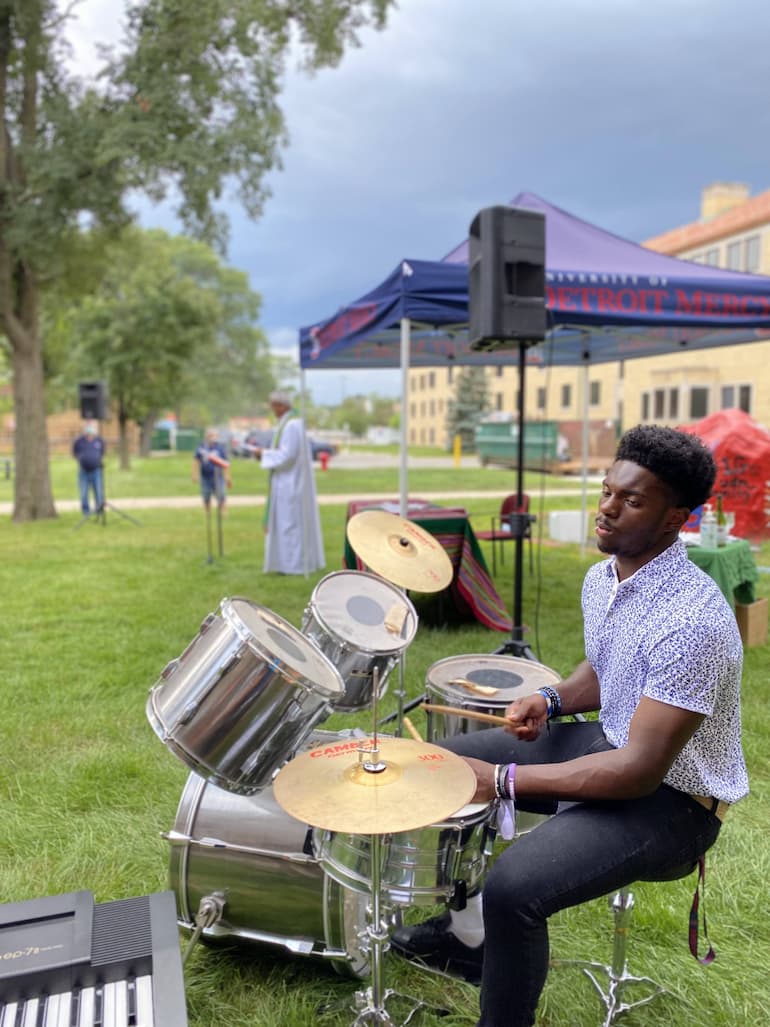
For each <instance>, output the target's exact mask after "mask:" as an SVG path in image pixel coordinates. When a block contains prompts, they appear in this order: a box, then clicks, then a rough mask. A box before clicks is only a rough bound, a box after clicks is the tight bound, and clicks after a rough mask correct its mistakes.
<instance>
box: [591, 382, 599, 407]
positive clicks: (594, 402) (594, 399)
mask: <svg viewBox="0 0 770 1027" xmlns="http://www.w3.org/2000/svg"><path fill="white" fill-rule="evenodd" d="M601 397H602V383H601V382H591V383H590V384H589V389H588V402H589V403H590V404H591V406H592V407H598V406H599V404H600V403H601V401H602V398H601Z"/></svg>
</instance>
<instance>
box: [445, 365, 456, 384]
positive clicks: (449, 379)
mask: <svg viewBox="0 0 770 1027" xmlns="http://www.w3.org/2000/svg"><path fill="white" fill-rule="evenodd" d="M454 369H455V368H454V364H450V365H449V367H448V368H447V371H446V383H447V385H451V384H452V372H453V371H454Z"/></svg>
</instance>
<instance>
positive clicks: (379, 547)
mask: <svg viewBox="0 0 770 1027" xmlns="http://www.w3.org/2000/svg"><path fill="white" fill-rule="evenodd" d="M347 536H348V541H349V542H350V545H351V546H352V548H353V552H354V553H355V554H356V556H358V557H359V559H360V560H362V561H363V562H364V563H365V564H366V566H367V567H369V568H370V569H371V570H373V571H374V572H375V574H379V575H380V576H381V577H383V578H385V580H386V581H390V582H392V583H393V584H394V585H398V586H400V587H401V588H411V589H413V590H414V591H416V592H440V591H441V590H442V589H444V588H446V587H447V586H448V585H449V583H450V582H451V580H452V575H453V573H454V572H453V569H452V561H451V560H450V559H449V557H448V556H447V554H446V552H445V551H444V549H443V547H442V546H441V543H440V542H439V541H438V540H437V539H435V538H434V537H433V536H432V535H431V534H430V532H427V531H425V529H424V528H421V527H420V525H419V524H415V523H414V521H410V520H407V519H406V518H403V517H398V516H397V515H396V514H392V513H388V512H387V511H386V510H362V511H361V512H360V513H357V514H354V515H353V516H352V517H351V518H350V520H349V521H348V526H347Z"/></svg>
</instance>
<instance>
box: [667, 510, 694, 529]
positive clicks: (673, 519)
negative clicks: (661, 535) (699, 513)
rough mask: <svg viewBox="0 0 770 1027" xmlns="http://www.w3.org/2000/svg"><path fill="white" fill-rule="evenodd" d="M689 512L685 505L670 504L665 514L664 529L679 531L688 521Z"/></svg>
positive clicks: (690, 511)
mask: <svg viewBox="0 0 770 1027" xmlns="http://www.w3.org/2000/svg"><path fill="white" fill-rule="evenodd" d="M691 513H692V510H688V508H687V507H686V506H670V507H669V508H668V514H667V515H666V522H665V527H666V531H676V532H679V531H681V530H682V527H683V526H684V525H685V524H686V523H687V521H689V519H690V514H691Z"/></svg>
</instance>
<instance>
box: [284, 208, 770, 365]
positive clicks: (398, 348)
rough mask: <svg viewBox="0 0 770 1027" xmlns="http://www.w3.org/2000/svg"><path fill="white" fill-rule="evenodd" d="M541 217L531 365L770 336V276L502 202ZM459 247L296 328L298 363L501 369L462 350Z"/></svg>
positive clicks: (462, 248) (491, 356)
mask: <svg viewBox="0 0 770 1027" xmlns="http://www.w3.org/2000/svg"><path fill="white" fill-rule="evenodd" d="M510 205H511V206H512V207H521V208H525V209H528V210H536V211H540V212H542V213H543V214H544V215H545V234H546V306H547V310H548V319H549V325H550V329H549V332H548V338H547V340H546V342H545V343H543V344H541V345H538V346H534V347H531V348H530V349H529V350H528V352H527V363H529V364H564V365H569V364H572V365H578V364H586V363H599V362H607V361H617V360H626V359H630V358H632V357H645V356H655V355H659V354H664V353H670V352H674V351H676V350H678V349H682V348H687V349H702V348H705V347H710V346H726V345H730V344H733V343H741V342H754V341H757V340H758V339H762V338H767V337H768V336H770V278H768V277H766V276H764V275H749V274H742V273H739V272H734V271H725V270H722V269H720V268H715V267H710V266H706V265H703V264H696V263H694V262H692V261H686V260H679V259H678V258H676V257H668V256H665V255H662V254H659V253H655V252H654V251H653V250H648V249H645V248H644V247H643V246H639V245H637V244H636V243H633V242H630V241H629V240H627V239H622V238H620V237H619V236H617V235H613V234H612V233H611V232H606V231H604V230H603V229H601V228H597V227H596V226H595V225H592V224H589V223H588V222H587V221H583V220H581V219H580V218H577V217H574V216H573V215H572V214H569V213H567V212H566V211H564V210H561V209H560V208H558V207H554V206H552V205H551V204H549V203H547V202H546V201H545V200H543V199H541V198H540V197H538V196H535V195H534V194H532V193H519V195H518V196H516V197H514V199H513V200H512V201H511V204H510ZM467 260H468V243H467V241H466V242H463V243H461V244H460V245H459V246H457V247H456V248H455V249H454V250H452V252H451V253H449V254H448V255H447V256H446V257H445V258H444V260H442V261H424V260H402V261H401V263H400V264H399V266H398V267H397V268H396V269H395V270H394V271H393V272H392V274H390V275H389V276H388V278H386V279H385V281H384V282H382V283H381V284H380V285H378V286H377V287H376V288H375V289H373V290H372V291H371V292H369V293H367V294H366V295H365V296H362V297H361V298H360V299H359V300H356V301H355V302H354V303H351V304H350V305H349V306H347V307H344V308H343V309H341V310H340V311H338V313H337V314H335V315H334V316H332V317H330V318H327V319H326V320H323V321H319V322H318V323H317V324H315V325H311V326H308V327H305V328H302V329H301V330H300V366H301V367H302V368H304V369H310V368H319V369H320V368H330V369H332V368H338V369H339V368H342V369H345V368H351V369H352V368H362V367H398V366H401V365H402V364H403V361H402V343H403V337H402V322H403V321H404V320H405V319H406V320H408V321H409V323H410V337H409V351H408V352H409V365H410V366H412V367H429V366H434V367H435V366H440V365H444V364H447V363H456V364H485V365H490V364H493V365H494V364H509V363H510V361H511V354H510V353H505V352H500V351H498V352H474V351H473V350H471V348H470V345H469V342H468V333H467V322H468V265H467Z"/></svg>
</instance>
